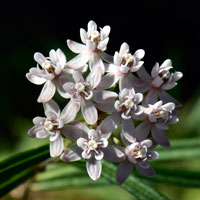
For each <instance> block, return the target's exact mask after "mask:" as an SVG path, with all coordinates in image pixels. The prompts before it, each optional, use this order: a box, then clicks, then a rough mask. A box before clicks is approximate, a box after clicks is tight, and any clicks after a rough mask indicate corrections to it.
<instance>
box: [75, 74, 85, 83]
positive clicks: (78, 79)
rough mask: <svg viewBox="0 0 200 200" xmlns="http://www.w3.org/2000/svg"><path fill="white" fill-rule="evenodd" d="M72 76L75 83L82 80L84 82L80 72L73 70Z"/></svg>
mask: <svg viewBox="0 0 200 200" xmlns="http://www.w3.org/2000/svg"><path fill="white" fill-rule="evenodd" d="M72 76H73V79H74V81H75V82H76V83H80V82H81V83H82V82H84V78H83V75H82V73H81V72H79V71H74V73H73V74H72Z"/></svg>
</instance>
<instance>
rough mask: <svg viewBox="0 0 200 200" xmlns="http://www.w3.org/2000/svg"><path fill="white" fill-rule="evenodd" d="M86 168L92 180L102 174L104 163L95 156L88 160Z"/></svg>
mask: <svg viewBox="0 0 200 200" xmlns="http://www.w3.org/2000/svg"><path fill="white" fill-rule="evenodd" d="M86 168H87V172H88V175H89V176H90V178H91V179H92V180H94V181H95V180H97V179H98V178H99V177H100V175H101V170H102V165H101V161H100V160H95V159H94V158H91V159H90V160H87V162H86Z"/></svg>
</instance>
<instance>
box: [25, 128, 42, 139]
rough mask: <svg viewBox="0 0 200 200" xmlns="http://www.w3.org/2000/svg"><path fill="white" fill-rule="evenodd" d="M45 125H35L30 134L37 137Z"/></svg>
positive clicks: (29, 131)
mask: <svg viewBox="0 0 200 200" xmlns="http://www.w3.org/2000/svg"><path fill="white" fill-rule="evenodd" d="M43 128H44V127H43V126H40V125H35V126H33V127H32V128H30V129H29V130H28V135H29V136H30V137H33V138H35V137H36V134H37V132H38V131H41V130H42V129H43Z"/></svg>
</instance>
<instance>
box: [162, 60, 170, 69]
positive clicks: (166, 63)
mask: <svg viewBox="0 0 200 200" xmlns="http://www.w3.org/2000/svg"><path fill="white" fill-rule="evenodd" d="M169 66H172V61H171V60H170V59H167V60H165V61H164V62H163V63H162V65H161V66H160V68H166V67H169Z"/></svg>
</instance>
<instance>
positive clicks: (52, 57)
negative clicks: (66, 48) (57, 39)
mask: <svg viewBox="0 0 200 200" xmlns="http://www.w3.org/2000/svg"><path fill="white" fill-rule="evenodd" d="M49 57H50V60H51V62H52V63H54V64H56V63H57V61H58V58H57V55H56V51H55V50H54V49H51V51H50V52H49Z"/></svg>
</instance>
